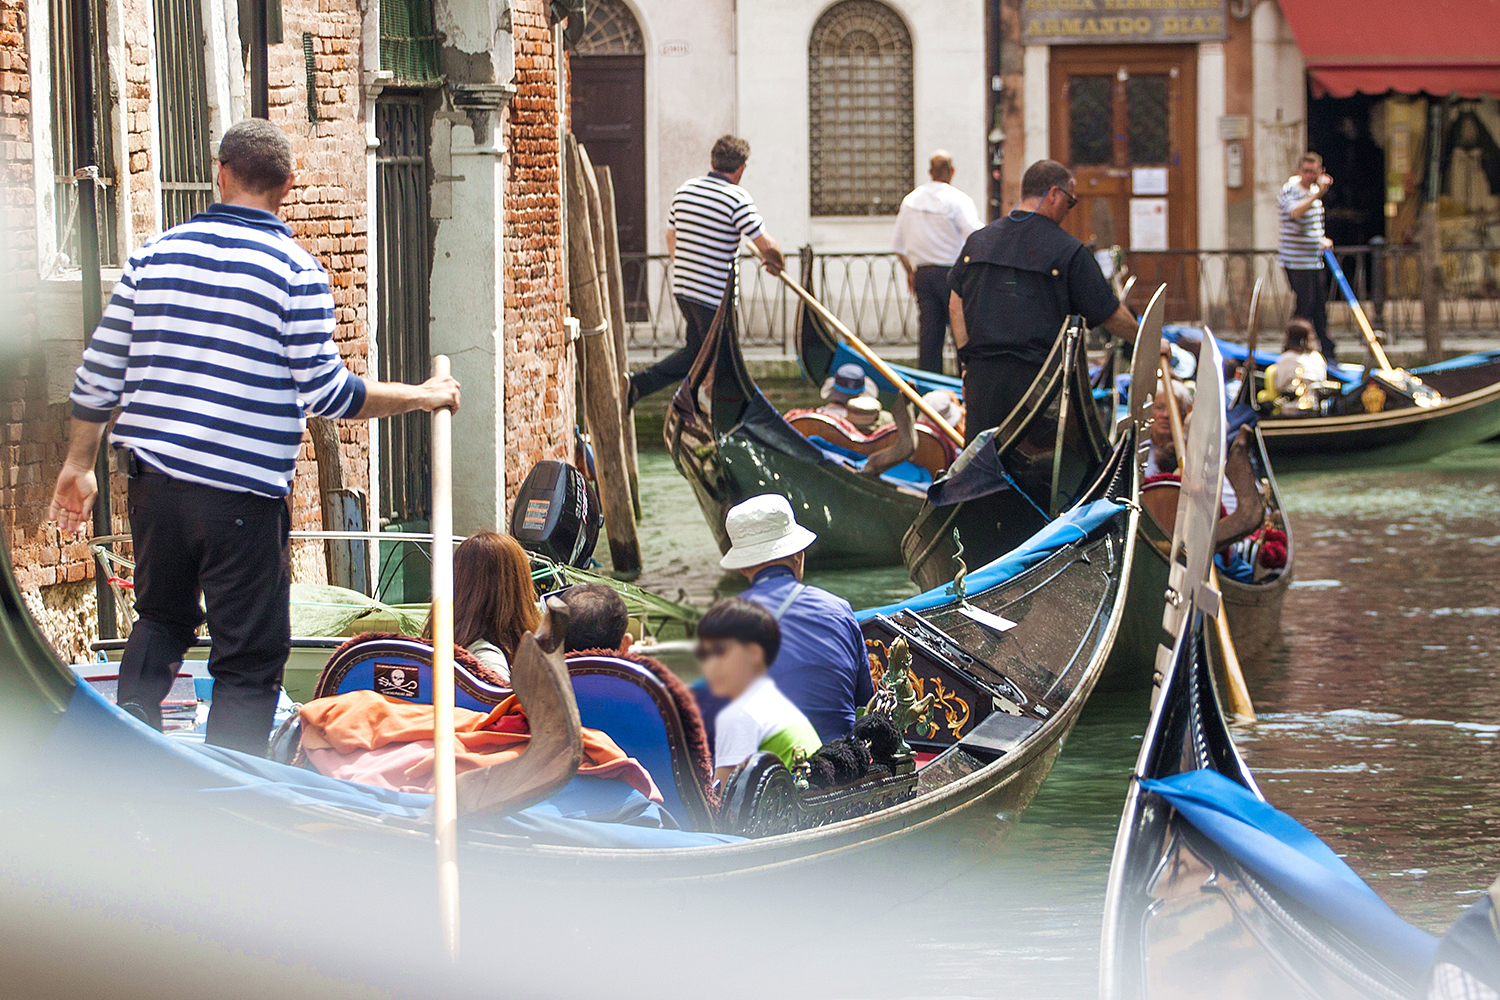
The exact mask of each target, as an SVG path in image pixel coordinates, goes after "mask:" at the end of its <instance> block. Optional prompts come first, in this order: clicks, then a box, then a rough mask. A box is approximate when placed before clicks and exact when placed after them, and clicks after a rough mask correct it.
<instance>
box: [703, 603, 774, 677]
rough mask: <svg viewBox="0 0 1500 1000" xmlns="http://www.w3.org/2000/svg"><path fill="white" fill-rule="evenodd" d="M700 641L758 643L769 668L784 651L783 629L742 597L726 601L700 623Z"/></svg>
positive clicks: (712, 610)
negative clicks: (723, 640) (781, 651)
mask: <svg viewBox="0 0 1500 1000" xmlns="http://www.w3.org/2000/svg"><path fill="white" fill-rule="evenodd" d="M698 637H699V638H700V639H735V640H737V641H739V642H744V643H752V642H753V643H755V644H756V645H757V646H759V647H760V648H761V652H762V653H764V654H765V657H766V666H770V665H771V664H772V663H774V662H775V661H776V654H777V653H778V652H780V650H781V626H780V625H777V624H776V619H775V618H773V617H771V612H769V611H767V610H766V609H765V608H763V607H761V606H760V605H759V604H752V603H751V602H749V601H747V600H745V599H744V598H741V597H726V598H724V599H723V600H722V601H720V602H719V603H717V604H715V605H714V606H713V607H711V608H709V609H708V612H707V613H706V614H705V615H704V616H703V620H702V621H700V622H698Z"/></svg>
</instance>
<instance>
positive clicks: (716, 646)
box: [693, 640, 729, 663]
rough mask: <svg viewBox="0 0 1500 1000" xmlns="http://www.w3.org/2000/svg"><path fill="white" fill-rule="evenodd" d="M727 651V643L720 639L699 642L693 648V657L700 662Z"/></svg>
mask: <svg viewBox="0 0 1500 1000" xmlns="http://www.w3.org/2000/svg"><path fill="white" fill-rule="evenodd" d="M728 651H729V644H728V643H727V642H724V641H722V640H720V641H717V642H715V641H708V642H700V643H698V646H697V648H695V649H694V650H693V659H695V660H697V661H698V662H699V663H702V662H703V661H704V660H712V659H713V658H714V657H716V656H723V655H724V654H725V653H726V652H728Z"/></svg>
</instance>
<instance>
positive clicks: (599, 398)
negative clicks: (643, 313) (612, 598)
mask: <svg viewBox="0 0 1500 1000" xmlns="http://www.w3.org/2000/svg"><path fill="white" fill-rule="evenodd" d="M564 166H565V168H566V170H567V197H568V294H569V297H570V299H571V305H572V308H573V315H574V316H576V317H577V318H578V322H579V323H580V324H581V325H582V327H583V338H582V341H581V343H580V349H581V353H582V354H583V365H584V370H585V372H586V375H587V378H588V391H587V392H586V393H584V407H585V410H586V412H587V413H588V423H589V434H590V435H591V436H592V439H593V444H594V466H595V476H596V478H597V480H598V484H599V502H600V505H601V506H602V507H603V508H604V527H605V529H606V533H607V534H608V536H609V555H610V560H611V561H612V562H613V564H614V570H613V575H614V576H615V578H616V579H623V580H634V579H635V578H636V577H638V576H640V573H641V546H640V540H639V538H638V536H637V534H636V527H635V507H634V504H633V503H632V502H631V497H630V476H629V472H628V471H627V464H626V460H625V443H624V441H625V438H624V433H623V431H622V429H621V418H622V416H623V414H622V409H623V408H622V407H621V405H620V371H619V367H618V366H617V365H616V363H615V356H614V355H615V352H614V342H613V341H612V340H611V339H610V336H609V313H608V310H607V309H606V308H605V305H604V298H603V291H604V290H603V288H602V287H601V285H600V281H599V269H598V266H597V261H598V258H597V257H596V256H595V254H594V232H593V223H592V221H591V216H592V213H593V212H594V211H597V200H593V202H592V204H591V199H590V198H589V183H588V181H589V180H591V179H592V176H591V175H590V176H589V177H588V178H587V179H586V177H585V170H584V165H583V158H582V156H580V155H579V147H578V142H577V140H576V139H575V138H574V137H573V136H571V135H570V136H568V139H567V162H566V163H565V164H564Z"/></svg>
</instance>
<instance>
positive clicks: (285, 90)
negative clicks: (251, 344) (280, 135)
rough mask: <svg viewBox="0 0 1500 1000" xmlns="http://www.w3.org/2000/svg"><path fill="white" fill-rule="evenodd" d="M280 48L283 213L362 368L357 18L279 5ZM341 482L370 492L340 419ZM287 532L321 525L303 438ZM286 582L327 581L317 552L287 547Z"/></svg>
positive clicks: (348, 9) (346, 6)
mask: <svg viewBox="0 0 1500 1000" xmlns="http://www.w3.org/2000/svg"><path fill="white" fill-rule="evenodd" d="M282 31H283V38H284V39H285V41H284V42H282V44H280V45H275V46H272V47H271V97H270V104H271V120H272V121H274V122H276V123H277V124H278V125H280V126H281V127H282V128H284V129H285V130H286V131H287V133H288V134H289V135H291V137H292V150H293V152H294V154H295V156H296V164H297V176H298V183H297V186H296V187H295V188H293V189H292V193H291V196H290V197H289V198H288V199H287V202H286V204H284V205H283V206H282V210H281V216H282V218H284V219H286V220H287V222H288V224H290V225H291V227H292V233H293V235H294V236H295V237H296V238H297V241H298V242H299V243H300V244H302V246H303V247H305V248H306V249H307V250H308V251H309V252H310V253H312V254H313V256H315V257H317V259H318V261H319V262H320V263H321V264H322V265H323V267H324V268H325V269H326V270H327V271H328V281H329V284H330V285H331V286H332V288H333V302H334V318H335V319H336V320H337V322H338V326H337V328H336V330H335V331H334V339H335V340H336V341H337V342H338V345H339V350H340V351H341V352H342V353H343V355H344V361H345V363H346V364H348V366H349V368H350V370H351V371H353V372H354V373H355V374H358V375H364V374H366V373H367V372H368V370H369V365H368V361H369V344H368V330H369V327H368V314H367V310H368V307H369V296H368V294H367V292H368V288H369V284H368V282H367V280H366V268H367V265H368V259H367V257H366V240H367V238H368V225H367V206H366V198H365V129H364V113H363V92H362V90H361V87H360V78H359V72H360V58H361V57H360V13H359V7H358V6H357V5H356V4H354V3H351V2H347V0H286V2H284V3H283V6H282ZM303 32H310V33H311V34H312V36H313V37H312V42H313V65H314V79H315V90H316V92H317V97H318V119H319V120H318V121H317V122H310V121H308V115H307V68H306V63H305V61H304V58H303V50H302V33H303ZM337 426H338V429H339V441H340V444H341V445H342V450H343V461H344V476H345V482H346V484H347V485H348V486H350V487H352V488H357V489H362V490H365V491H367V492H368V490H369V430H370V428H369V425H368V424H365V423H363V422H355V421H339V422H338V424H337ZM292 501H293V502H292V530H294V531H319V530H322V527H323V519H322V507H321V505H320V503H319V498H318V467H317V463H316V462H315V461H314V460H313V451H312V443H311V441H310V440H309V439H308V438H306V437H304V438H303V441H302V450H301V453H300V454H299V455H298V459H297V474H296V479H295V481H294V482H293V484H292ZM293 574H294V576H293V578H294V579H297V580H306V581H323V580H325V579H326V573H325V563H324V557H323V554H322V548H321V546H320V545H318V544H317V543H305V544H301V545H298V546H294V556H293Z"/></svg>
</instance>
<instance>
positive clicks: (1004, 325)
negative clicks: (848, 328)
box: [948, 160, 1136, 441]
mask: <svg viewBox="0 0 1500 1000" xmlns="http://www.w3.org/2000/svg"><path fill="white" fill-rule="evenodd" d="M1077 201H1078V198H1077V196H1076V195H1075V194H1074V182H1073V174H1072V173H1071V172H1070V171H1069V170H1068V168H1067V167H1065V166H1063V165H1062V164H1061V163H1058V162H1056V161H1054V160H1038V161H1037V162H1036V163H1033V164H1032V165H1031V166H1030V167H1029V168H1027V170H1026V174H1025V176H1024V177H1022V178H1021V201H1020V202H1019V203H1018V204H1017V205H1016V207H1015V208H1013V209H1011V211H1010V214H1008V215H1007V216H1005V218H1003V219H998V220H996V221H995V222H992V223H990V224H989V225H988V226H986V227H984V228H983V229H981V230H979V231H978V232H976V233H974V234H973V235H971V236H970V237H969V239H968V241H967V242H966V243H965V244H964V248H963V252H962V253H961V254H959V258H958V263H956V264H954V265H953V268H952V269H951V270H950V271H949V273H948V287H949V289H950V293H949V298H948V314H949V318H950V320H951V322H952V324H953V340H954V342H955V343H956V344H957V345H958V359H959V361H960V362H962V364H963V366H964V404H965V406H966V407H967V408H968V414H967V417H966V419H965V422H964V423H965V435H966V438H967V440H970V441H972V440H973V439H974V437H975V435H977V434H978V433H979V432H980V431H982V430H985V429H987V428H990V427H995V426H997V425H999V423H1000V422H1001V421H1002V420H1004V419H1005V418H1006V416H1008V415H1009V414H1010V411H1011V410H1013V409H1015V407H1016V404H1017V403H1019V402H1020V401H1021V397H1023V396H1024V395H1025V394H1026V390H1027V389H1029V388H1030V387H1031V383H1032V382H1033V381H1034V380H1035V379H1036V376H1037V373H1038V372H1039V371H1041V368H1042V364H1043V362H1045V361H1046V360H1047V354H1048V353H1049V352H1050V351H1051V350H1052V345H1053V343H1054V342H1055V341H1056V340H1057V335H1058V331H1060V330H1061V329H1062V325H1063V321H1064V320H1065V319H1067V318H1068V316H1070V315H1072V314H1074V313H1077V314H1079V315H1081V316H1083V318H1084V319H1085V320H1086V321H1088V323H1089V325H1090V326H1094V327H1098V326H1103V327H1104V329H1106V330H1108V331H1109V332H1110V333H1112V334H1114V335H1115V336H1116V337H1122V338H1134V337H1135V330H1136V323H1135V317H1134V316H1132V315H1131V314H1130V310H1129V309H1126V308H1125V306H1124V305H1122V304H1121V303H1120V300H1119V299H1118V298H1117V297H1116V296H1115V293H1114V289H1112V288H1111V287H1110V285H1109V282H1108V281H1106V280H1105V278H1104V274H1103V272H1102V271H1100V270H1099V262H1098V261H1096V260H1095V259H1094V255H1093V254H1091V253H1090V252H1089V250H1088V248H1087V247H1086V246H1084V245H1083V244H1082V243H1081V242H1079V240H1078V239H1076V238H1075V237H1073V236H1071V235H1069V234H1068V233H1066V232H1064V231H1063V229H1062V226H1061V223H1062V220H1063V218H1064V217H1066V216H1067V214H1068V210H1069V209H1071V208H1072V207H1073V206H1074V204H1076V203H1077Z"/></svg>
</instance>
